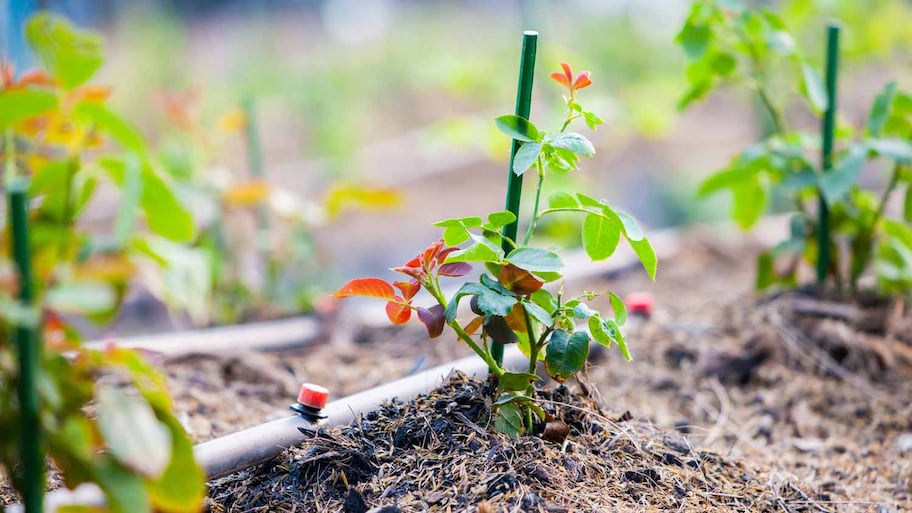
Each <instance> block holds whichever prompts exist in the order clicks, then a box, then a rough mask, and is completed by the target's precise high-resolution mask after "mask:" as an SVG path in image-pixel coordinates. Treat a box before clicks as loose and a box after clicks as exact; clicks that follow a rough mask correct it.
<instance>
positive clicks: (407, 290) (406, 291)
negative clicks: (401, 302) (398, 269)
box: [393, 280, 421, 301]
mask: <svg viewBox="0 0 912 513" xmlns="http://www.w3.org/2000/svg"><path fill="white" fill-rule="evenodd" d="M393 286H394V287H396V288H397V289H399V290H400V291H401V292H402V295H403V297H405V300H406V301H409V300H410V299H412V298H413V297H415V294H417V293H418V291H419V290H421V284H420V283H418V282H417V281H415V280H409V281H397V282H393Z"/></svg>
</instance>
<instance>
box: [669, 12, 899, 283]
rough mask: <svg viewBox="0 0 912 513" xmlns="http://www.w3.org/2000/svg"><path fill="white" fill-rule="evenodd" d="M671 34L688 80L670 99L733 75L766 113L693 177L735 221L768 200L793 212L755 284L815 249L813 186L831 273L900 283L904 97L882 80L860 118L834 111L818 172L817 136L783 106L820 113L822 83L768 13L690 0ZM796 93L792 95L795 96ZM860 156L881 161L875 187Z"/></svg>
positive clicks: (816, 253) (749, 218)
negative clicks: (706, 172) (725, 161)
mask: <svg viewBox="0 0 912 513" xmlns="http://www.w3.org/2000/svg"><path fill="white" fill-rule="evenodd" d="M677 41H678V43H679V44H680V45H681V46H682V47H683V49H684V51H685V53H686V55H687V57H688V60H689V64H688V68H687V78H688V82H689V83H690V89H689V91H688V92H687V93H686V94H685V96H684V97H683V98H682V100H681V107H682V108H683V107H686V106H688V105H689V104H690V103H692V102H693V101H696V100H698V99H700V98H702V97H704V96H705V95H706V94H708V93H709V92H710V91H712V90H714V89H716V88H717V87H718V86H720V85H722V84H729V83H734V84H739V85H744V86H747V87H748V88H750V90H751V91H753V93H754V94H755V95H756V97H757V98H758V100H759V103H760V104H761V105H762V108H763V110H764V111H765V113H766V114H767V116H768V117H767V119H768V120H769V128H768V135H767V136H766V137H765V138H764V139H763V140H762V141H760V142H758V143H757V144H754V145H752V146H750V147H749V148H747V149H746V150H744V151H742V152H741V153H740V154H739V155H737V156H736V157H735V158H734V159H732V161H731V163H730V164H729V166H728V167H726V168H725V169H723V170H721V171H719V172H717V173H715V174H713V175H712V176H711V177H709V179H707V180H706V181H705V182H704V183H703V185H702V186H701V188H700V194H701V195H708V194H712V193H716V192H719V191H723V190H725V191H729V192H730V193H731V194H732V197H733V202H732V211H731V215H732V218H733V219H734V220H735V221H736V222H737V223H738V224H739V225H740V226H741V227H743V228H750V227H752V226H754V225H755V224H756V222H757V220H758V219H759V218H760V216H761V215H762V214H763V213H764V212H765V211H766V210H767V208H768V206H769V205H770V204H771V203H772V202H773V201H774V200H778V201H780V202H781V203H784V205H785V208H786V209H787V210H791V211H793V212H794V214H793V215H792V218H791V236H790V237H789V238H788V239H787V240H785V241H783V242H782V243H780V244H779V245H777V246H776V247H775V248H773V249H772V250H770V251H766V252H764V253H762V254H761V255H760V257H759V259H758V273H757V287H758V288H760V289H765V288H767V287H770V286H772V285H777V284H780V285H786V286H794V285H795V284H796V283H797V281H798V280H799V276H798V272H799V265H798V263H799V261H801V260H804V261H806V262H808V263H810V264H812V265H814V266H816V264H817V263H818V260H819V259H820V258H821V256H822V255H821V250H820V248H819V244H818V242H817V236H818V231H819V230H820V226H819V222H818V221H817V216H816V215H814V214H815V209H814V202H815V201H816V199H817V198H818V195H819V196H822V197H823V199H824V200H825V202H826V204H827V205H828V206H829V209H830V216H831V219H830V232H831V233H830V237H829V240H832V241H834V243H833V244H832V245H831V247H830V248H828V249H826V250H825V251H827V252H828V255H827V256H828V257H829V262H831V265H830V266H828V267H827V269H826V277H827V278H828V279H829V280H831V284H832V285H834V286H835V288H836V289H837V290H839V291H842V292H849V293H852V294H854V293H856V292H857V291H858V289H859V280H860V279H861V278H862V277H863V276H864V275H865V274H866V272H867V271H871V274H872V275H873V277H874V278H875V279H876V281H877V284H878V288H879V290H880V291H881V292H882V293H887V294H908V292H909V290H910V288H909V286H910V285H912V281H910V277H912V258H910V256H912V230H910V228H909V226H908V222H909V221H910V219H912V196H910V188H909V184H910V177H912V174H910V170H909V164H910V161H912V146H910V143H909V138H910V136H912V130H910V128H912V123H910V114H912V103H910V99H912V98H910V96H909V95H908V94H907V93H904V92H901V91H899V90H898V88H897V86H896V84H895V83H890V84H888V85H887V86H886V87H884V89H883V91H882V92H881V93H880V94H879V95H878V96H877V97H876V98H875V99H874V102H873V104H872V106H871V109H870V112H869V115H868V119H867V122H866V124H865V126H863V127H859V128H856V127H853V126H851V125H850V124H849V123H847V122H846V121H845V120H843V119H838V120H837V125H836V130H835V135H836V143H837V147H836V150H835V152H834V153H833V158H832V164H831V166H830V167H829V168H828V169H827V171H826V172H823V171H822V170H821V167H822V166H818V165H815V164H814V163H813V161H812V159H813V153H812V152H814V151H815V150H817V151H819V148H820V141H821V138H820V136H819V135H817V134H815V133H813V132H809V131H805V130H802V129H800V128H795V124H794V120H793V119H792V118H794V117H795V116H792V117H790V116H787V115H786V113H787V112H795V111H796V108H801V109H803V110H805V111H806V112H809V113H811V114H814V115H818V116H819V115H821V114H822V113H823V111H824V109H825V108H826V105H827V100H828V98H827V92H826V89H825V88H824V84H823V81H822V80H821V78H820V76H819V75H818V73H817V72H816V71H815V69H814V67H813V66H812V65H811V63H809V62H808V60H807V59H806V58H805V57H804V56H803V55H802V54H801V53H800V52H799V50H798V48H797V45H796V43H795V39H794V38H793V37H792V36H791V34H790V33H789V32H788V29H787V27H786V24H785V23H784V22H783V21H782V19H781V18H780V17H779V16H778V15H777V14H776V13H774V12H773V11H770V10H768V9H749V8H746V7H744V6H742V5H741V4H739V3H737V2H716V1H699V2H695V3H694V5H693V8H692V10H691V12H690V15H689V17H688V19H687V21H686V23H685V25H684V27H683V29H682V30H681V32H680V33H679V34H678V37H677ZM796 97H800V98H801V100H802V101H801V102H800V103H799V102H796V101H795V100H796ZM869 161H876V162H874V163H875V164H882V163H886V165H887V166H888V168H889V169H888V171H887V174H888V178H887V180H886V181H887V184H886V186H885V187H884V189H883V190H882V191H875V190H871V189H869V188H866V187H864V186H863V181H862V171H863V169H868V170H869V172H872V173H877V171H878V167H877V166H871V165H867V163H868V162H869ZM868 183H870V182H868ZM900 194H903V195H904V198H903V199H902V203H903V205H902V208H900V209H898V210H899V211H898V212H897V213H896V214H893V213H892V211H891V210H890V209H889V208H888V206H889V205H890V204H891V199H894V196H899V195H900Z"/></svg>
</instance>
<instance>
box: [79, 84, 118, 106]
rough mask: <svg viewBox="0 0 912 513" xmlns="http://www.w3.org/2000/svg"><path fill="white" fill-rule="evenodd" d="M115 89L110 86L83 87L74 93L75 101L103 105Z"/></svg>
mask: <svg viewBox="0 0 912 513" xmlns="http://www.w3.org/2000/svg"><path fill="white" fill-rule="evenodd" d="M113 90H114V88H112V87H109V86H83V87H80V88H79V89H76V90H75V91H73V92H72V93H70V94H71V95H72V96H73V99H75V100H82V101H86V102H92V103H101V102H104V101H105V100H107V99H108V97H109V96H111V91H113Z"/></svg>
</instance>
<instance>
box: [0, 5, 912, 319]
mask: <svg viewBox="0 0 912 513" xmlns="http://www.w3.org/2000/svg"><path fill="white" fill-rule="evenodd" d="M748 3H751V2H748ZM752 3H753V4H755V5H764V6H767V7H771V8H773V9H776V10H778V11H780V12H781V13H782V15H783V18H784V19H785V21H786V23H787V24H788V25H789V27H790V28H791V30H792V32H793V33H795V34H796V39H797V42H798V44H799V46H800V47H801V48H802V50H803V53H804V54H805V55H807V56H808V57H809V59H810V61H811V62H812V63H813V64H815V65H818V66H819V65H820V63H821V61H822V55H823V49H822V45H823V30H824V25H825V24H826V23H827V22H828V21H830V20H832V19H838V20H840V21H841V22H842V23H843V25H844V29H845V30H844V49H845V60H844V68H843V80H844V82H843V83H844V84H846V86H845V87H844V88H843V89H842V90H843V91H846V93H844V95H845V96H846V98H844V99H842V106H843V108H844V110H843V115H845V116H847V117H853V116H854V117H855V118H858V119H861V118H863V117H864V116H865V115H866V112H865V111H866V109H867V107H868V105H869V101H870V98H871V97H872V96H873V95H874V94H875V92H876V90H877V88H878V87H879V84H882V83H884V82H886V81H888V80H891V79H895V80H898V81H899V83H900V86H902V85H903V83H904V81H907V75H908V67H909V57H910V55H912V53H910V52H909V50H910V46H912V32H910V31H908V30H907V25H908V24H907V21H908V20H910V19H912V16H910V15H912V3H910V2H909V1H906V0H869V1H865V2H858V1H856V0H782V1H762V2H761V1H757V2H752ZM26 4H31V6H32V7H34V8H46V9H49V10H51V11H53V12H57V13H60V14H63V15H65V16H68V17H69V18H71V19H72V20H74V21H75V22H76V23H77V24H78V25H80V26H83V27H88V28H92V29H94V30H97V31H100V32H101V33H103V34H104V35H105V37H106V41H107V42H106V52H107V55H108V60H107V62H106V63H105V65H104V67H103V68H102V70H101V74H100V81H101V82H103V83H106V84H111V85H113V86H114V93H113V95H112V97H111V99H110V104H111V105H112V108H114V109H116V110H117V112H119V113H121V114H122V115H123V116H124V117H125V118H127V119H129V120H131V121H132V122H133V123H135V124H136V125H138V127H139V129H140V130H141V131H142V133H143V134H144V135H145V136H146V137H147V138H148V139H149V141H150V145H151V146H152V147H154V148H156V149H157V152H158V155H159V157H160V158H161V161H162V163H163V165H164V166H165V167H166V168H167V169H168V170H169V171H170V172H171V173H172V174H173V175H174V176H175V178H177V179H178V180H186V181H187V182H188V183H191V184H192V185H193V186H194V187H196V188H199V187H203V188H205V187H211V186H215V187H216V188H219V189H220V190H221V191H223V192H224V191H225V190H227V189H226V188H228V187H229V186H228V185H225V184H233V185H231V186H232V187H233V186H238V187H244V186H248V185H249V183H248V181H249V180H248V179H249V174H250V169H249V167H250V165H249V163H248V162H249V159H248V157H249V155H248V149H249V148H248V146H247V144H246V143H245V140H244V136H243V130H241V129H240V128H239V127H240V125H238V123H237V119H238V118H237V111H238V106H239V105H240V102H241V99H242V98H253V99H255V103H256V114H257V118H256V123H257V128H258V132H259V138H260V141H261V148H260V152H261V154H262V156H263V169H264V170H265V178H264V179H265V180H266V181H267V182H268V183H269V184H270V185H271V187H272V188H273V189H274V190H281V191H283V192H286V191H287V192H291V193H294V194H296V195H298V197H300V198H303V200H302V202H299V203H298V204H296V205H297V206H298V208H299V210H298V213H297V214H296V215H297V221H296V222H305V223H309V224H308V225H307V226H308V230H309V231H307V234H306V236H302V237H299V238H294V237H293V238H292V239H291V240H292V241H296V242H294V244H297V246H296V247H298V248H302V247H304V246H308V245H311V246H309V247H311V248H312V249H311V250H309V252H308V251H303V250H302V251H303V252H300V251H299V252H298V253H297V256H296V257H295V258H298V259H299V261H300V260H301V259H303V260H309V261H311V262H314V261H316V260H315V259H316V256H314V255H319V258H320V259H321V260H320V262H328V263H330V264H332V265H335V266H336V267H338V268H345V275H350V274H351V272H356V273H357V272H371V271H377V270H379V269H383V268H385V267H386V266H387V265H388V262H390V261H398V260H399V259H401V258H407V257H409V256H411V253H413V251H414V248H416V247H423V244H426V242H427V240H428V239H429V238H432V237H435V236H436V232H435V231H434V230H433V227H431V226H430V225H431V222H432V221H435V220H437V219H442V218H445V217H450V216H453V215H474V214H477V213H478V212H480V211H482V210H484V211H487V210H490V209H491V208H492V207H493V208H496V207H498V206H499V205H497V203H501V202H502V195H503V189H502V187H503V183H504V178H505V177H504V176H503V175H505V174H506V163H505V161H506V158H507V155H508V144H509V141H507V140H506V139H505V138H503V137H502V136H500V135H498V134H497V132H496V130H495V127H494V124H493V122H492V119H493V118H494V117H495V116H496V115H499V114H502V113H505V112H509V111H511V110H512V102H513V98H514V95H515V87H516V85H515V80H516V73H517V69H516V68H517V62H518V54H519V40H520V37H519V33H520V31H521V30H524V29H534V30H538V31H539V32H540V33H541V34H542V38H541V44H540V50H539V59H538V71H537V80H538V82H537V86H536V92H535V103H534V105H533V115H532V116H533V118H534V119H535V120H536V122H538V123H540V124H544V125H546V126H547V125H548V124H549V123H550V124H553V123H554V121H555V120H556V119H557V118H558V117H560V116H561V114H562V112H561V103H560V102H559V101H556V100H557V94H559V93H558V92H557V90H556V89H554V88H553V87H551V85H550V84H547V83H546V81H545V80H544V77H546V73H547V72H550V71H553V70H554V69H556V68H557V65H558V63H559V62H569V63H571V64H572V65H573V66H574V68H576V69H588V70H591V71H592V75H593V80H594V82H595V86H593V87H592V88H589V89H588V90H587V105H590V106H591V107H592V110H594V111H595V112H597V113H598V114H599V115H600V116H601V117H602V118H603V119H604V120H605V125H604V126H603V127H600V128H599V130H598V131H597V132H595V133H593V134H591V137H592V139H593V142H594V143H595V146H596V148H598V151H599V154H598V155H597V156H596V158H595V159H594V161H590V162H585V163H584V168H583V173H581V174H578V175H574V176H571V177H569V178H567V179H573V180H582V181H584V182H585V183H586V186H587V187H589V188H590V189H591V191H592V193H593V194H596V195H599V196H602V197H605V198H607V199H608V200H609V201H612V202H613V203H615V204H617V205H618V206H619V207H621V208H623V209H626V210H628V211H630V212H632V213H633V214H634V215H636V216H637V217H638V218H639V219H641V220H643V221H644V222H645V223H647V224H648V225H651V226H653V227H660V226H671V225H680V224H688V223H692V222H696V221H705V220H712V219H721V218H723V217H724V215H725V212H726V210H727V208H726V206H725V201H727V200H726V199H725V198H719V199H715V200H713V201H711V202H702V201H699V202H698V201H697V200H696V199H695V194H694V192H695V190H696V188H697V186H698V184H699V183H700V181H701V180H702V179H703V178H704V177H705V176H706V175H708V174H709V173H711V172H712V171H714V170H716V169H719V168H720V167H721V166H723V165H724V164H725V162H726V161H727V159H728V158H729V157H730V156H731V155H732V154H733V153H734V151H735V149H736V148H740V147H743V146H744V145H745V143H749V142H752V141H754V140H756V139H758V138H759V137H760V136H761V134H762V133H763V130H764V128H763V123H764V121H763V119H762V117H761V116H760V115H759V114H758V113H757V110H756V109H752V108H751V103H750V102H752V101H753V100H752V99H751V97H750V96H749V95H748V94H746V93H743V92H736V91H735V90H734V89H732V90H727V89H726V90H723V91H722V92H721V93H720V94H716V95H714V96H713V97H711V98H710V99H709V101H706V102H704V103H702V104H701V105H699V106H698V107H697V108H694V109H691V110H689V111H688V112H687V113H686V114H681V113H680V112H679V111H678V109H677V103H678V100H679V99H680V97H681V95H682V94H683V92H684V91H685V89H686V80H685V78H684V68H685V59H684V56H683V53H682V52H681V50H680V49H679V48H678V47H676V45H675V43H674V37H675V35H676V33H677V32H678V30H679V29H680V27H681V26H682V24H683V21H684V18H685V17H686V14H687V12H688V9H689V4H690V2H689V1H688V0H563V1H557V0H459V1H457V0H450V1H443V0H437V1H435V0H420V1H419V0H298V1H293V0H257V1H253V0H248V1H241V0H222V1H214V0H208V1H204V0H196V1H185V0H137V1H131V2H116V1H114V0H103V1H99V0H95V1H93V0H44V1H39V0H10V1H8V2H7V3H6V5H5V10H0V20H2V21H4V22H5V30H6V31H7V34H5V36H6V37H4V38H3V40H5V41H6V42H5V43H4V44H5V45H6V46H5V47H4V48H3V50H4V52H5V53H9V52H10V51H11V50H15V44H12V43H11V42H10V41H12V40H14V39H15V37H12V36H15V34H12V33H10V26H11V24H13V23H12V21H13V18H14V17H15V12H14V11H16V9H17V8H20V9H21V8H22V7H23V6H24V5H26ZM17 6H18V7H17ZM745 106H746V108H745ZM789 114H790V115H792V113H789ZM794 116H796V117H797V118H798V119H796V124H798V125H800V124H801V123H802V122H803V123H805V124H807V125H808V126H813V125H814V124H815V123H816V121H815V120H814V119H813V118H811V117H809V116H808V117H806V119H805V118H803V117H802V114H801V113H795V114H794ZM232 119H234V122H233V121H232ZM853 119H854V118H853ZM232 123H234V124H232ZM232 127H234V128H232ZM451 172H453V173H451ZM454 173H455V174H458V175H460V176H463V177H464V179H454V178H451V177H448V176H449V175H450V174H454ZM213 184H214V185H213ZM558 185H559V184H558ZM373 187H381V188H388V189H395V190H397V191H399V192H401V193H402V197H403V201H402V202H401V203H399V204H400V205H401V206H402V207H404V209H401V211H400V212H399V213H395V212H387V213H380V214H376V215H375V214H370V215H369V216H366V215H365V214H364V213H363V212H353V213H344V212H342V213H341V214H340V215H339V216H338V217H335V214H337V213H338V209H336V207H332V206H331V205H333V204H334V203H333V202H336V203H335V204H336V205H337V206H338V202H339V201H342V202H343V203H344V198H349V199H351V198H352V197H355V198H357V197H359V196H358V195H359V194H360V193H359V192H358V191H359V190H361V191H362V192H363V190H362V189H359V188H367V189H370V188H373ZM340 188H341V189H342V190H343V191H348V193H342V195H341V197H342V198H343V200H340V199H339V198H340V196H339V195H338V193H334V192H333V191H338V190H339V189H340ZM353 188H354V189H353ZM371 190H372V189H371ZM352 191H354V192H352ZM248 192H249V191H248ZM334 194H336V195H335V196H334ZM191 197H193V196H191ZM384 202H385V203H387V204H392V203H397V202H395V201H392V200H389V198H387V200H382V199H381V200H379V203H384ZM193 203H194V204H193V207H194V209H200V208H202V207H200V205H204V204H205V203H206V202H205V201H193ZM241 203H243V201H242V202H241ZM254 203H255V202H254ZM272 203H275V202H274V201H273V202H272ZM355 203H358V201H357V199H356V200H355ZM362 203H373V202H372V201H367V202H362ZM477 203H484V204H485V206H484V207H481V206H478V205H477ZM285 205H286V206H288V202H286V203H285ZM315 205H316V207H315ZM222 207H224V204H223V205H222ZM327 209H328V210H327ZM334 209H335V210H334ZM328 211H332V214H333V216H330V217H333V218H334V223H333V224H332V225H331V229H326V230H325V231H324V232H321V230H322V228H320V227H319V226H324V225H326V223H323V222H313V219H314V217H316V218H319V219H324V218H325V217H326V214H327V212H328ZM415 211H420V212H421V215H418V216H416V215H415ZM217 212H218V213H223V212H224V210H217ZM408 212H411V213H408ZM248 214H249V212H248ZM248 217H250V216H248ZM251 222H253V221H251V220H250V219H247V220H246V221H243V222H241V223H240V224H241V226H246V227H249V225H250V223H251ZM244 223H246V224H244ZM371 223H374V225H372V224H371ZM377 223H380V224H382V223H387V224H388V223H397V224H406V225H409V226H414V229H413V230H411V231H408V233H410V234H411V235H410V236H407V237H405V240H396V241H390V240H386V238H385V237H386V236H385V235H384V234H383V233H382V230H378V229H376V224H377ZM411 223H413V224H411ZM545 228H546V229H549V230H550V231H551V233H552V234H553V235H554V236H555V237H556V238H561V239H566V240H568V241H569V240H576V238H577V237H576V235H575V234H573V233H567V232H566V227H565V226H563V225H562V224H561V222H560V219H556V220H555V221H554V222H552V224H551V225H550V226H548V227H545ZM245 229H246V228H242V229H241V232H242V233H243V232H244V230H245ZM311 233H313V235H314V238H313V239H311V238H310V234H311ZM213 237H214V236H213ZM213 237H209V238H206V236H205V234H204V236H203V238H202V239H201V241H200V244H201V245H203V246H205V245H206V244H209V245H210V246H212V245H213V244H215V243H214V242H212V241H213V240H215V239H214V238H213ZM238 240H239V241H240V242H238V241H236V242H235V245H240V246H244V245H245V244H246V245H247V246H248V247H250V245H249V244H248V243H249V241H247V240H246V239H243V238H241V239H238ZM216 247H217V249H218V251H223V250H227V246H225V247H218V246H217V245H216ZM313 248H316V249H313ZM365 248H371V249H367V250H366V249H365ZM380 250H382V251H380ZM384 253H385V254H384ZM302 255H303V256H302ZM239 265H240V267H244V265H243V263H241V264H239ZM327 265H329V264H327ZM324 267H325V266H323V264H321V265H320V266H318V271H317V272H316V274H318V275H321V278H322V279H326V280H328V281H332V280H331V278H327V277H328V276H330V275H329V274H327V272H326V271H320V270H319V269H322V268H324ZM353 268H354V269H353ZM264 272H265V271H264ZM313 275H314V273H311V274H310V276H313ZM261 281H262V277H261ZM231 301H234V300H229V303H230V302H231ZM308 302H309V300H307V301H303V302H301V303H300V304H305V305H306V304H307V303H308ZM222 308H226V307H225V306H223V307H222ZM232 316H234V317H243V315H241V314H237V313H234V314H229V313H226V314H225V317H226V318H231V317H232Z"/></svg>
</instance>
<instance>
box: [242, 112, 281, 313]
mask: <svg viewBox="0 0 912 513" xmlns="http://www.w3.org/2000/svg"><path fill="white" fill-rule="evenodd" d="M241 109H242V110H243V112H244V139H245V140H246V142H247V166H248V169H249V172H250V176H251V178H253V180H254V181H264V180H265V178H266V171H265V169H264V166H263V146H262V144H261V141H260V132H259V131H258V130H257V115H256V103H255V101H254V99H253V96H251V95H247V96H244V98H243V99H242V100H241ZM256 218H257V232H256V244H257V249H258V251H259V253H260V255H261V258H262V259H263V261H264V262H265V264H264V265H265V275H266V278H265V280H266V281H265V293H266V295H267V296H268V297H273V291H274V290H275V286H276V279H277V277H276V272H275V266H274V265H273V261H272V254H271V253H272V251H271V234H270V229H269V210H268V207H267V204H266V203H264V202H262V201H261V202H259V203H258V204H257V206H256Z"/></svg>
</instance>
